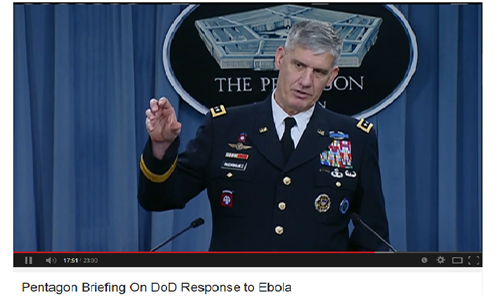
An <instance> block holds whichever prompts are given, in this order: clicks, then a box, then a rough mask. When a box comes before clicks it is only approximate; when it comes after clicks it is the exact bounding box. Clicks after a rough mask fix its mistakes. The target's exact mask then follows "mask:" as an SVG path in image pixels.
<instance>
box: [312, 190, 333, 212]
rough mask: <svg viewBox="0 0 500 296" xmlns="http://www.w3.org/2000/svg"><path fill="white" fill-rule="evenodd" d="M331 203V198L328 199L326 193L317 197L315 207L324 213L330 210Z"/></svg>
mask: <svg viewBox="0 0 500 296" xmlns="http://www.w3.org/2000/svg"><path fill="white" fill-rule="evenodd" d="M330 203H331V202H330V197H328V195H326V194H325V193H322V194H320V195H318V197H316V200H315V201H314V206H315V207H316V210H317V211H318V212H320V213H324V212H326V211H328V210H329V209H330Z"/></svg>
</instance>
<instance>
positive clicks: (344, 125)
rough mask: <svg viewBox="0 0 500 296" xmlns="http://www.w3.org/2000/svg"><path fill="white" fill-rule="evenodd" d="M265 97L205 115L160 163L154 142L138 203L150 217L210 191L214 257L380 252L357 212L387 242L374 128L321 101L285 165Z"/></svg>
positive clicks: (143, 171) (142, 164)
mask: <svg viewBox="0 0 500 296" xmlns="http://www.w3.org/2000/svg"><path fill="white" fill-rule="evenodd" d="M270 100H271V97H270V96H269V97H268V98H267V99H266V100H264V101H262V102H258V103H255V104H251V105H246V106H238V107H232V108H228V109H227V110H226V109H225V108H224V107H223V106H218V107H216V108H212V109H211V112H210V113H208V114H207V116H206V118H205V121H204V123H203V124H202V125H201V127H200V128H199V129H198V131H197V134H196V137H195V138H194V139H193V140H191V141H190V142H189V143H188V145H187V147H186V151H184V152H182V153H180V154H178V148H179V138H177V139H176V140H175V142H174V143H173V144H172V145H171V146H170V147H169V149H168V150H167V151H166V154H165V156H164V158H163V159H162V160H158V159H156V158H155V157H154V156H153V155H152V150H151V142H150V141H151V140H149V141H148V143H147V144H146V146H145V148H144V151H143V154H142V156H141V161H140V168H141V172H140V175H139V191H138V200H139V202H140V204H141V205H142V207H143V208H144V209H146V210H149V211H164V210H170V209H181V208H183V207H184V206H185V205H186V203H187V202H188V201H189V200H191V199H192V198H194V197H195V196H197V195H198V194H199V193H200V192H201V191H202V190H204V189H207V193H208V197H209V199H210V204H211V211H212V221H213V231H212V240H211V244H210V250H211V251H348V250H351V251H356V250H370V251H372V250H387V247H386V246H385V245H384V244H383V243H382V242H381V241H380V240H379V239H378V238H377V237H376V236H375V235H374V234H372V233H370V232H369V231H367V230H366V229H365V228H364V227H362V226H361V225H360V226H357V227H356V228H355V229H354V231H353V232H352V235H351V236H349V230H348V224H349V220H350V218H349V214H350V213H351V212H355V213H357V214H358V215H359V216H360V217H361V218H362V220H363V221H364V222H365V223H366V224H367V225H369V226H370V227H371V228H372V229H373V230H375V231H376V232H378V233H379V234H380V235H381V236H382V237H383V238H384V239H386V240H388V236H389V234H388V223H387V217H386V212H385V202H384V197H383V194H382V188H381V178H380V170H379V164H378V145H377V138H376V135H375V131H374V130H373V129H372V127H373V125H372V124H369V123H368V122H366V121H365V120H360V121H358V120H356V119H354V118H352V117H349V116H345V115H341V114H337V113H334V112H331V111H329V110H326V109H324V108H322V107H321V106H320V105H319V104H318V105H317V106H316V107H315V110H314V113H313V115H312V116H311V119H310V121H309V123H308V125H307V128H306V130H305V131H304V133H303V135H302V137H301V139H300V141H299V143H298V145H297V147H296V149H295V151H294V152H293V154H292V155H291V157H290V160H289V161H288V162H287V163H285V160H284V157H283V153H282V146H281V143H280V141H279V138H278V135H277V133H276V129H275V124H274V121H273V117H272V113H271V112H272V111H271V101H270Z"/></svg>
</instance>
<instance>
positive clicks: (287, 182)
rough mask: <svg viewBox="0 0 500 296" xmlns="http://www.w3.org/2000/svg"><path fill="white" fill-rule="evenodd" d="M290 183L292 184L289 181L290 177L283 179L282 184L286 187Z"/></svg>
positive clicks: (290, 180)
mask: <svg viewBox="0 0 500 296" xmlns="http://www.w3.org/2000/svg"><path fill="white" fill-rule="evenodd" d="M290 183H292V179H290V177H285V178H283V184H285V185H286V186H288V185H290Z"/></svg>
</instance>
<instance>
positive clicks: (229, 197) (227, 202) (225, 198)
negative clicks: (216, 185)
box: [220, 190, 233, 208]
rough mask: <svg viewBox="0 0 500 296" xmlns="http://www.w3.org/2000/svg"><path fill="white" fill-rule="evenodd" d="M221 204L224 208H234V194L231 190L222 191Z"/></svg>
mask: <svg viewBox="0 0 500 296" xmlns="http://www.w3.org/2000/svg"><path fill="white" fill-rule="evenodd" d="M220 204H221V206H223V207H229V208H231V207H233V192H232V191H231V190H222V196H221V200H220Z"/></svg>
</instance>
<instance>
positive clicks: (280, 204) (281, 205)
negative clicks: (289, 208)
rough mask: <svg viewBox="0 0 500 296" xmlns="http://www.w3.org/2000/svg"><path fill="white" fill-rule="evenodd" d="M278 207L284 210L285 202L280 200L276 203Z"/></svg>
mask: <svg viewBox="0 0 500 296" xmlns="http://www.w3.org/2000/svg"><path fill="white" fill-rule="evenodd" d="M278 208H279V209H280V210H282V211H284V210H285V208H286V203H284V202H280V203H279V204H278Z"/></svg>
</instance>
